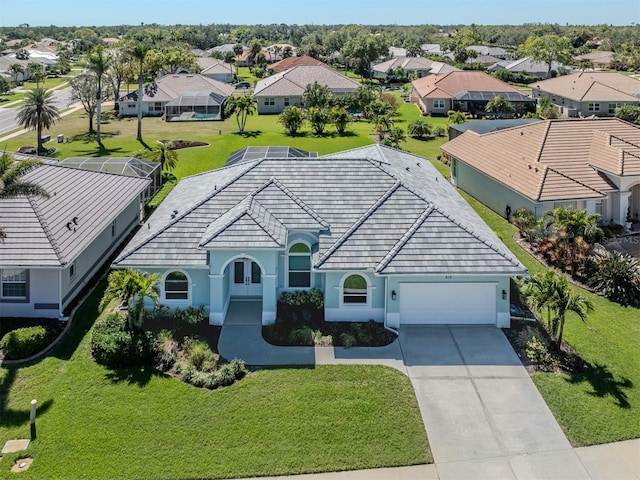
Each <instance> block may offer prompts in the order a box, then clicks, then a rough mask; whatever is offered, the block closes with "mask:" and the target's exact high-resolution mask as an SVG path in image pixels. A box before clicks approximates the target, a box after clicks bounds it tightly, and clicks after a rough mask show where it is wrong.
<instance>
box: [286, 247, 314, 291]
mask: <svg viewBox="0 0 640 480" xmlns="http://www.w3.org/2000/svg"><path fill="white" fill-rule="evenodd" d="M288 262H289V287H290V288H309V287H311V249H310V248H309V246H308V245H306V244H304V243H294V244H293V245H291V247H290V248H289V260H288Z"/></svg>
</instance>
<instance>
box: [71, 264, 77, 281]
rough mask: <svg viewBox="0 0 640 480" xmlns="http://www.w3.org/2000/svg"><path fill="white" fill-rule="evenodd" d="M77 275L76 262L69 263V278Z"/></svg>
mask: <svg viewBox="0 0 640 480" xmlns="http://www.w3.org/2000/svg"><path fill="white" fill-rule="evenodd" d="M75 277H76V264H75V263H72V264H71V265H69V278H70V279H71V280H73V279H74V278H75Z"/></svg>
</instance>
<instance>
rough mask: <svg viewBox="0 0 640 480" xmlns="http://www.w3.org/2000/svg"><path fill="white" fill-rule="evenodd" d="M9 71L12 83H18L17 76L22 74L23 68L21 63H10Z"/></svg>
mask: <svg viewBox="0 0 640 480" xmlns="http://www.w3.org/2000/svg"><path fill="white" fill-rule="evenodd" d="M9 71H10V72H11V73H12V74H13V81H14V82H17V81H18V75H20V74H21V73H24V66H23V65H22V64H21V63H12V64H11V65H9Z"/></svg>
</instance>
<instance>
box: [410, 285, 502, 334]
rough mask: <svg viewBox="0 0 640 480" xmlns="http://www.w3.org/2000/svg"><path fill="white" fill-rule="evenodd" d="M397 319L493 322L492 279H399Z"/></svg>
mask: <svg viewBox="0 0 640 480" xmlns="http://www.w3.org/2000/svg"><path fill="white" fill-rule="evenodd" d="M399 300H400V323H402V324H432V325H435V324H450V325H469V324H474V325H480V324H495V323H496V284H495V283H401V284H400V298H399Z"/></svg>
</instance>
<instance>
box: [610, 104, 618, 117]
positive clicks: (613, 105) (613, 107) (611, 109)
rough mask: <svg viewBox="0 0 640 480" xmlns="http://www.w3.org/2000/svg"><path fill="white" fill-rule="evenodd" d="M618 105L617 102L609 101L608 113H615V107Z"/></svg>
mask: <svg viewBox="0 0 640 480" xmlns="http://www.w3.org/2000/svg"><path fill="white" fill-rule="evenodd" d="M618 107H620V104H619V103H610V104H609V113H610V114H611V115H614V114H615V113H616V109H617V108H618Z"/></svg>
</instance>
